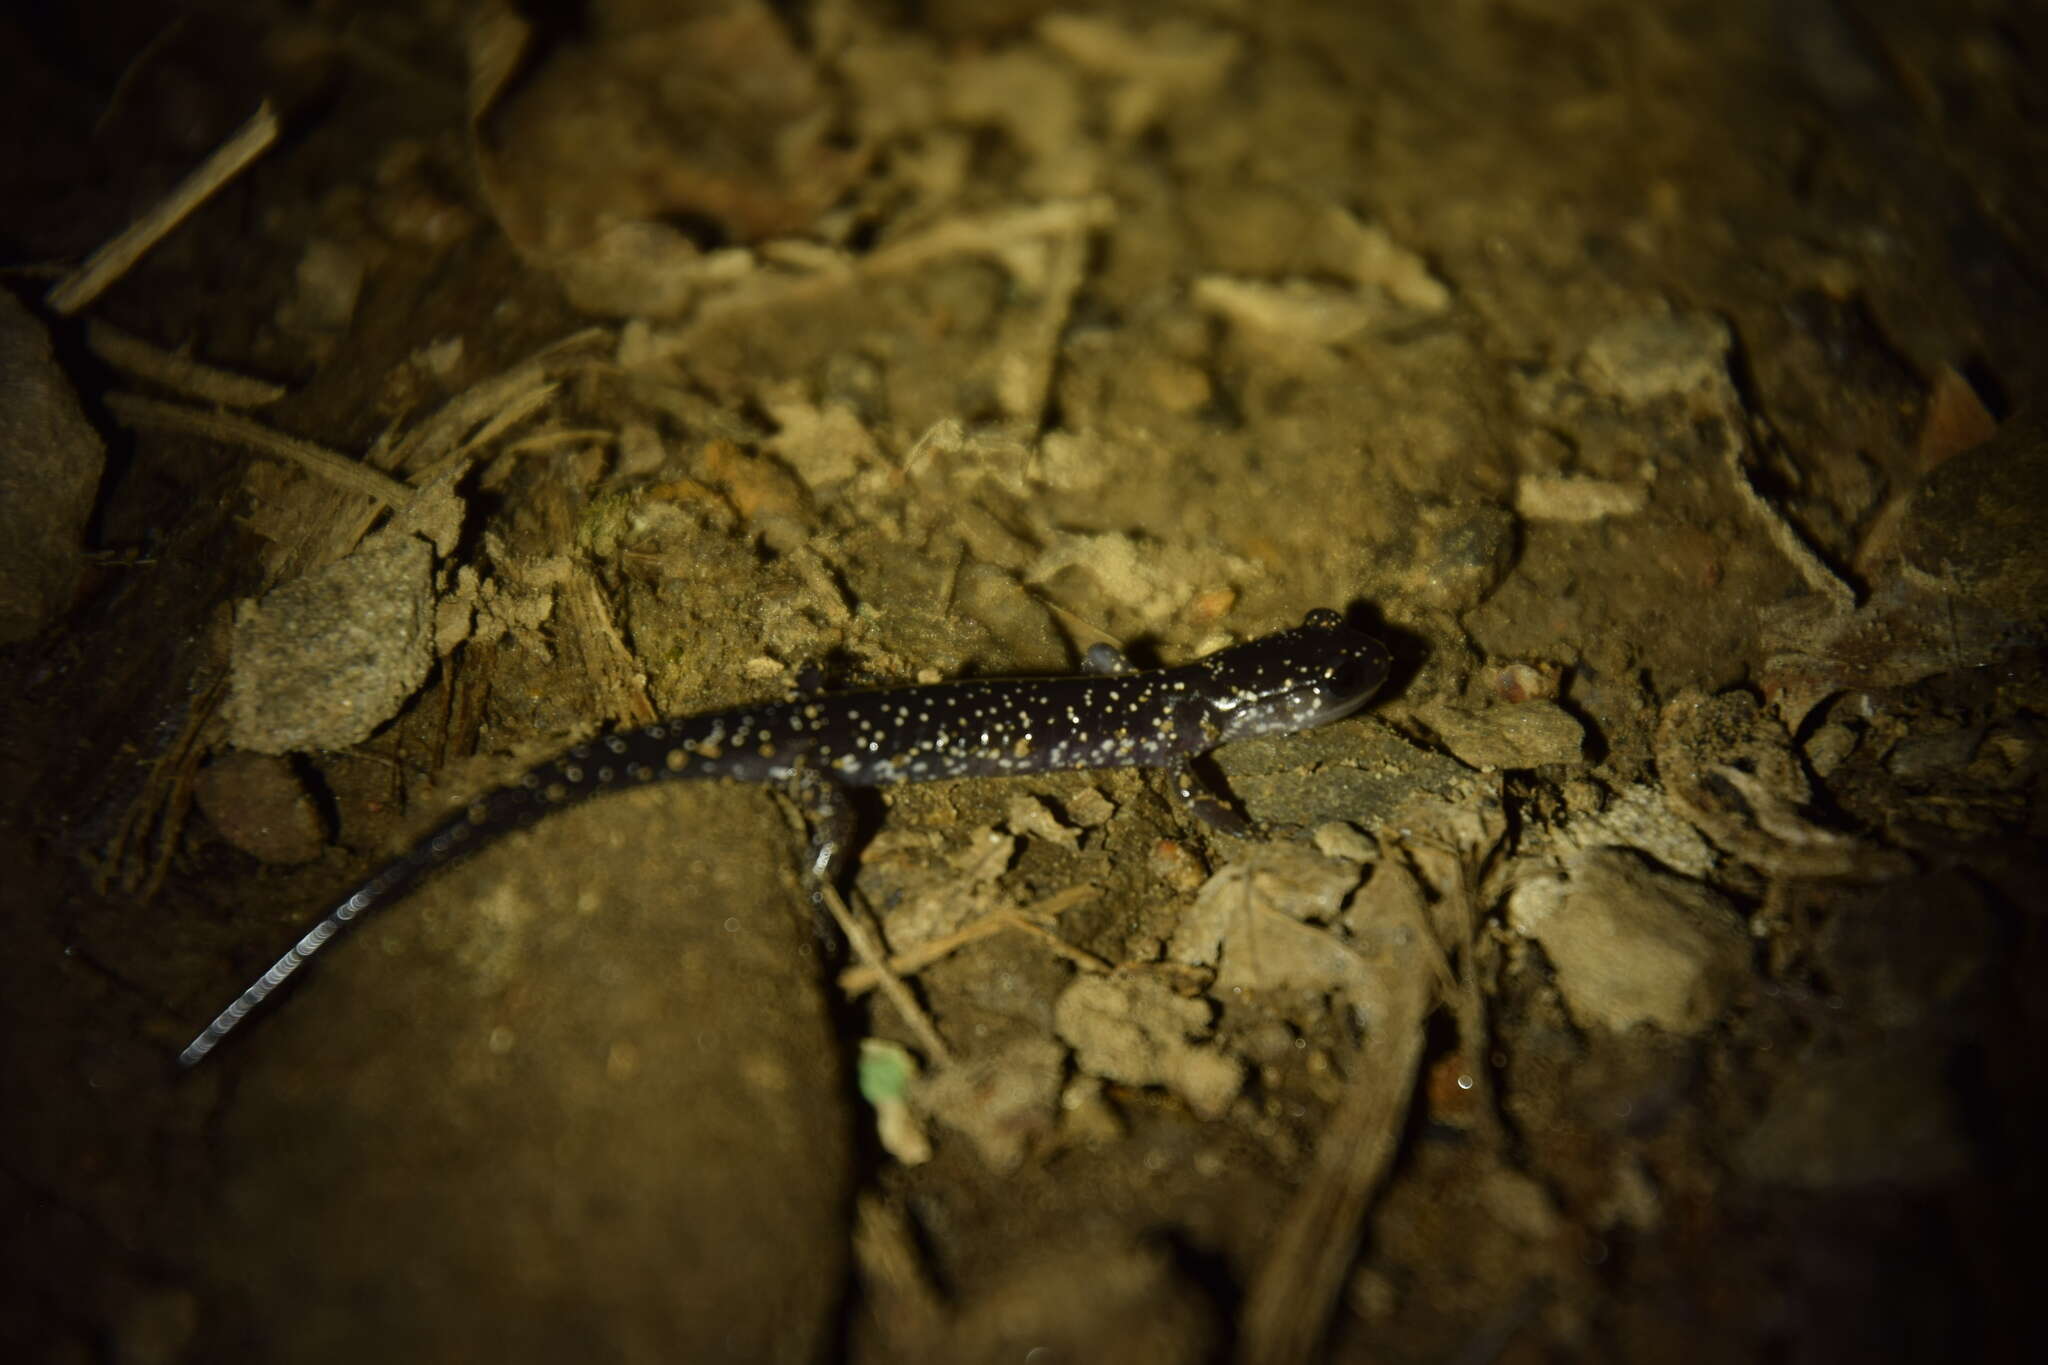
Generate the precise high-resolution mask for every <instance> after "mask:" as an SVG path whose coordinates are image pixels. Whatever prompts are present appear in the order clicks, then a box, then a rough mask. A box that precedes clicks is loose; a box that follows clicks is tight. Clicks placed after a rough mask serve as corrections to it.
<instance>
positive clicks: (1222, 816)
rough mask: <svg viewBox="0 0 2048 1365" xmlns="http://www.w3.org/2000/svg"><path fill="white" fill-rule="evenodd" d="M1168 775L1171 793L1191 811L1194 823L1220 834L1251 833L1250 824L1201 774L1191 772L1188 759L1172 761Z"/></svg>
mask: <svg viewBox="0 0 2048 1365" xmlns="http://www.w3.org/2000/svg"><path fill="white" fill-rule="evenodd" d="M1172 773H1173V790H1174V794H1175V795H1176V796H1178V797H1180V799H1181V804H1182V805H1184V806H1186V807H1187V808H1188V809H1189V810H1190V811H1192V812H1193V813H1194V816H1195V818H1196V819H1197V820H1200V821H1201V822H1202V823H1203V824H1205V825H1207V826H1208V827H1209V828H1211V829H1213V830H1217V831H1219V832H1221V833H1224V834H1234V835H1239V836H1242V835H1245V834H1248V833H1250V832H1251V827H1252V826H1251V821H1249V820H1247V819H1245V817H1244V816H1243V815H1241V814H1239V813H1238V810H1237V808H1236V807H1235V806H1233V805H1231V804H1230V803H1229V802H1228V801H1226V800H1224V799H1223V798H1222V797H1221V796H1219V795H1217V794H1216V792H1215V790H1214V789H1213V788H1211V787H1210V786H1209V784H1208V783H1207V782H1205V781H1203V780H1202V775H1201V774H1200V773H1198V772H1196V771H1195V765H1194V760H1193V759H1192V758H1186V757H1183V758H1178V759H1175V760H1174V764H1173V768H1172Z"/></svg>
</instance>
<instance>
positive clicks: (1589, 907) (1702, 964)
mask: <svg viewBox="0 0 2048 1365" xmlns="http://www.w3.org/2000/svg"><path fill="white" fill-rule="evenodd" d="M1508 923H1509V924H1510V925H1512V926H1513V927H1514V929H1515V930H1516V931H1517V932H1519V933H1522V934H1526V935H1528V936H1529V937H1530V938H1533V939H1535V940H1536V941H1537V942H1538V943H1540V944H1542V945H1543V951H1544V953H1545V954H1547V955H1548V956H1549V958H1550V961H1551V964H1552V965H1553V966H1554V967H1555V968H1556V970H1557V985H1558V989H1559V991H1560V992H1562V993H1563V995H1564V1002H1565V1007H1566V1008H1567V1009H1568V1010H1570V1011H1571V1015H1572V1017H1573V1018H1574V1019H1576V1020H1578V1021H1579V1022H1580V1023H1581V1024H1586V1025H1593V1026H1597V1027H1601V1028H1608V1029H1614V1030H1617V1031H1619V1030H1622V1029H1626V1028H1630V1027H1632V1026H1634V1025H1636V1024H1653V1025H1655V1026H1656V1027H1658V1028H1661V1029H1667V1030H1669V1031H1671V1032H1673V1033H1682V1034H1697V1033H1700V1032H1703V1031H1705V1030H1706V1029H1707V1028H1708V1027H1710V1026H1711V1025H1712V1024H1713V1022H1714V1020H1715V1018H1716V1017H1717V1016H1718V1015H1719V1014H1720V1013H1721V1011H1722V1009H1723V1008H1724V1007H1725V1006H1726V1004H1727V1003H1728V1000H1729V997H1730V996H1731V995H1732V994H1733V992H1734V990H1735V987H1736V986H1737V985H1738V984H1739V983H1740V981H1741V980H1742V976H1743V972H1744V968H1745V962H1746V957H1747V951H1748V947H1747V939H1746V938H1745V936H1744V934H1743V928H1742V921H1741V920H1740V918H1738V917H1737V915H1736V914H1735V912H1734V910H1733V909H1731V908H1730V907H1729V906H1728V904H1727V903H1726V902H1725V901H1723V900H1722V899H1721V897H1720V896H1718V895H1716V894H1715V893H1714V892H1713V891H1712V890H1711V889H1709V888H1708V887H1706V886H1704V885H1702V884H1701V883H1699V882H1695V881H1690V880H1688V879H1686V878H1684V877H1677V876H1673V875H1671V874H1670V873H1668V872H1661V871H1658V870H1657V869H1655V868H1653V867H1651V866H1650V865H1649V864H1648V863H1645V862H1643V861H1642V860H1641V859H1639V858H1637V857H1636V856H1635V855H1633V854H1631V853H1626V852H1623V851H1621V850H1618V849H1605V848H1602V849H1592V850H1590V851H1588V852H1586V853H1582V854H1580V855H1578V856H1577V857H1576V858H1574V859H1572V860H1571V861H1570V862H1569V863H1567V864H1566V866H1565V872H1564V875H1562V876H1544V877H1535V878H1530V879H1528V880H1525V881H1524V882H1523V883H1522V884H1521V885H1520V886H1518V887H1517V888H1516V889H1515V891H1514V892H1513V894H1512V895H1510V896H1509V898H1508Z"/></svg>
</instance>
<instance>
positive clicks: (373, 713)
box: [226, 532, 434, 754]
mask: <svg viewBox="0 0 2048 1365" xmlns="http://www.w3.org/2000/svg"><path fill="white" fill-rule="evenodd" d="M433 564H434V556H433V551H432V549H431V548H429V546H428V545H427V543H426V542H425V541H424V540H421V539H419V538H418V537H417V536H412V535H403V534H394V533H390V532H380V533H379V534H378V535H376V536H373V537H371V538H370V539H369V540H366V541H364V542H363V545H362V548H360V549H358V550H357V551H356V552H355V553H354V554H352V555H350V556H349V557H348V558H346V559H343V560H339V561H337V562H335V563H333V564H330V565H328V566H327V567H326V568H324V569H318V570H315V571H314V572H312V573H310V574H307V575H305V576H304V577H302V578H296V579H293V580H292V581H291V582H289V583H286V584H284V585H283V586H281V587H279V588H277V589H275V590H273V591H272V592H270V593H269V594H268V595H266V596H265V597H264V598H263V599H262V600H261V601H260V602H250V603H244V604H243V606H242V608H241V610H240V611H238V612H237V613H236V617H235V629H234V638H233V644H232V652H233V653H232V659H231V662H230V665H229V678H230V683H231V690H230V692H229V696H228V703H227V707H226V714H227V721H228V732H229V738H230V740H231V741H232V742H233V743H234V745H235V746H236V747H237V748H241V749H250V750H254V751H255V752H257V753H264V754H283V753H291V752H293V751H295V750H302V749H342V748H346V747H348V746H349V745H351V744H355V743H358V742H360V741H362V740H364V739H367V738H369V736H370V734H371V733H372V732H373V731H375V730H376V728H377V727H378V726H380V725H382V724H383V723H384V722H385V721H387V720H389V719H390V718H391V717H392V716H394V715H396V714H397V712H398V708H399V707H400V706H401V705H402V704H403V703H404V702H405V699H406V698H407V697H409V696H411V695H412V693H413V690H414V689H415V688H417V687H418V686H419V685H420V683H421V682H423V681H425V679H426V676H427V670H428V669H429V668H431V667H432V666H433V661H434V650H433V643H434V641H433V633H434V612H433Z"/></svg>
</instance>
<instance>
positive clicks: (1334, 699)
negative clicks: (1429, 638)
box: [1196, 610, 1391, 743]
mask: <svg viewBox="0 0 2048 1365" xmlns="http://www.w3.org/2000/svg"><path fill="white" fill-rule="evenodd" d="M1390 663H1391V656H1389V655H1388V653H1387V648H1386V646H1385V645H1382V644H1381V643H1380V642H1379V641H1378V640H1375V639H1373V638H1372V637H1371V636H1370V635H1367V634H1365V633H1363V632H1362V631H1357V630H1353V629H1352V628H1351V627H1350V626H1347V625H1345V624H1344V620H1343V618H1342V617H1340V616H1338V615H1337V613H1336V612H1334V611H1329V610H1317V611H1312V612H1310V613H1309V614H1308V619H1307V620H1306V621H1304V622H1303V623H1302V624H1301V625H1299V626H1296V627H1295V628H1294V629H1293V630H1283V631H1280V632H1278V633H1276V634H1273V635H1266V636H1262V637H1261V638H1259V639H1257V640H1252V641H1250V642H1248V643H1246V644H1241V645H1236V646H1233V647H1232V648H1230V649H1226V650H1222V651H1220V652H1218V653H1216V654H1211V655H1210V656H1209V657H1208V658H1206V659H1203V660H1202V661H1201V662H1200V663H1199V664H1197V665H1196V667H1198V668H1200V669H1202V670H1203V671H1204V672H1206V673H1207V674H1208V675H1209V679H1210V681H1209V682H1208V683H1206V684H1205V685H1204V692H1205V693H1206V694H1207V698H1208V701H1209V706H1210V715H1211V717H1212V719H1213V720H1214V722H1215V724H1216V727H1217V735H1216V738H1217V741H1218V742H1219V743H1221V742H1224V741H1227V740H1235V739H1249V738H1251V737H1252V736H1254V735H1285V734H1292V733H1293V732H1295V731H1296V730H1307V729H1311V728H1313V727H1314V726H1317V725H1326V724H1328V723H1329V722H1331V721H1333V720H1339V719H1342V718H1343V717H1345V716H1348V715H1350V714H1351V713H1352V712H1353V711H1356V710H1357V709H1358V708H1359V707H1361V706H1363V705H1365V703H1366V702H1367V701H1368V700H1370V699H1371V697H1372V694H1373V693H1375V692H1377V691H1379V689H1380V684H1381V683H1383V682H1385V681H1386V680H1387V669H1388V666H1389V664H1390Z"/></svg>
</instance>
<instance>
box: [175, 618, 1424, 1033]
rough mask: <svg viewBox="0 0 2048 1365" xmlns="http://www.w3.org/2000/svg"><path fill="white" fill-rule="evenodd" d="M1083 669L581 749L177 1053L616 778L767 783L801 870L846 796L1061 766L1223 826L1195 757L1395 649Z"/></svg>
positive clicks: (1305, 719) (481, 818) (376, 877)
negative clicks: (1178, 801)
mask: <svg viewBox="0 0 2048 1365" xmlns="http://www.w3.org/2000/svg"><path fill="white" fill-rule="evenodd" d="M1088 666H1089V669H1090V672H1089V673H1087V674H1084V675H1082V676H1078V677H1064V678H1004V679H986V680H984V679H967V680H963V681H959V682H948V683H934V684H931V685H928V686H916V687H897V688H887V689H882V690H879V691H870V692H845V693H837V694H824V695H819V696H814V697H805V698H799V699H797V700H794V701H784V702H775V703H771V704H768V705H764V706H752V707H745V708H742V709H739V710H733V711H718V712H714V713H712V714H710V715H703V716H693V717H689V718H686V719H682V720H670V721H662V722H660V723H658V724H655V725H649V726H646V727H644V728H642V729H639V730H630V731H626V732H624V733H621V734H616V735H610V736H607V737H606V738H604V739H600V740H595V741H593V742H591V743H588V744H579V745H577V746H576V747H575V748H573V749H571V750H569V751H568V752H567V753H566V754H564V755H562V756H561V757H560V758H557V759H555V760H553V761H551V762H548V763H544V764H542V765H541V766H539V767H537V768H535V769H533V770H532V771H531V772H529V773H527V774H526V775H525V776H524V777H523V778H521V779H520V780H519V781H518V782H517V783H515V784H514V785H512V786H509V787H503V788H500V789H498V790H497V791H494V792H490V793H488V794H487V795H484V796H481V797H479V798H477V799H476V800H475V801H472V802H471V803H470V804H469V805H468V806H467V807H466V808H464V809H463V810H462V811H461V812H460V813H459V814H457V815H454V816H452V817H450V818H449V819H448V820H446V821H445V822H443V823H442V824H441V825H440V826H439V827H438V828H436V829H435V830H434V831H433V832H432V833H431V834H429V835H427V836H426V837H425V838H424V839H422V840H420V841H419V842H418V843H417V844H414V845H413V846H412V848H410V849H409V850H407V851H406V852H405V853H404V854H402V855H400V856H399V857H398V858H397V859H396V860H394V861H392V862H391V863H388V864H386V865H385V866H384V867H383V868H381V869H380V870H379V871H377V872H376V873H375V874H373V875H372V876H371V877H370V878H369V879H368V880H367V881H365V882H363V884H362V885H361V886H359V887H357V888H356V889H355V890H354V891H353V892H352V893H350V894H349V895H348V896H347V897H346V898H345V899H344V900H342V902H341V903H340V904H339V905H337V906H335V907H334V909H333V910H331V911H329V912H328V913H327V915H326V916H325V917H324V918H322V919H321V920H320V922H319V923H317V924H315V925H314V926H313V928H312V929H311V930H309V931H308V932H307V933H306V934H305V936H304V937H302V938H301V939H299V941H298V942H297V943H295V944H294V945H293V946H292V948H291V950H290V951H289V952H287V953H286V954H285V955H284V956H283V957H281V958H279V959H278V960H277V962H276V963H275V964H274V965H273V966H272V967H271V968H270V970H269V971H267V972H265V973H264V974H263V975H262V976H261V977H259V978H257V979H256V981H255V982H253V983H252V984H251V985H250V986H249V987H248V989H246V990H244V991H243V992H242V993H241V995H240V996H238V997H237V998H236V999H235V1001H234V1003H233V1004H231V1005H229V1006H228V1007H227V1008H226V1009H225V1010H223V1011H221V1013H220V1015H219V1016H218V1017H217V1018H215V1019H214V1021H213V1022H212V1023H211V1024H209V1025H207V1027H206V1029H205V1031H204V1032H202V1033H201V1034H200V1035H199V1036H198V1037H196V1038H194V1039H193V1040H192V1041H191V1042H190V1043H189V1044H187V1045H186V1047H185V1050H184V1051H183V1052H182V1053H180V1054H179V1061H180V1062H182V1063H183V1064H185V1065H187V1066H190V1065H192V1064H193V1063H194V1062H197V1061H199V1060H200V1059H201V1058H202V1057H204V1056H206V1054H207V1053H209V1052H211V1051H212V1050H213V1049H214V1047H215V1045H216V1044H218V1043H219V1042H220V1040H221V1039H222V1038H224V1037H226V1036H227V1035H228V1034H229V1033H230V1032H232V1031H233V1030H234V1028H235V1026H236V1025H238V1024H239V1023H241V1022H242V1020H243V1019H244V1018H246V1017H247V1016H248V1015H249V1013H250V1012H251V1011H252V1010H254V1009H255V1008H256V1007H257V1006H258V1005H260V1004H262V1003H263V1001H264V999H265V998H267V997H268V996H269V995H270V994H271V993H272V992H273V991H275V990H276V989H277V988H278V987H279V986H281V985H283V984H284V982H285V981H286V980H287V979H288V978H290V977H291V975H292V974H293V973H294V972H296V971H297V970H298V969H299V968H300V967H301V966H303V965H304V964H305V963H306V961H307V960H308V959H309V958H311V957H312V956H313V955H314V954H315V953H317V952H318V951H319V950H320V949H321V948H322V947H324V946H326V944H327V943H328V942H329V941H331V940H332V939H334V938H335V937H336V936H337V935H339V934H340V933H341V932H342V931H343V930H345V929H347V928H348V927H349V925H351V924H352V923H354V922H355V921H356V920H358V919H360V918H361V917H362V916H364V915H366V914H368V913H369V912H370V911H372V910H374V909H377V908H378V907H380V906H383V905H385V904H387V903H389V902H390V901H392V900H394V899H396V898H398V897H400V896H402V895H404V894H405V893H406V892H408V891H409V890H411V889H412V888H413V887H414V886H415V885H417V884H418V883H419V882H420V881H421V880H422V879H423V878H425V877H426V876H427V875H428V874H429V873H431V872H433V871H434V870H435V869H437V868H440V867H443V866H445V865H447V864H448V863H451V862H453V861H455V860H456V859H458V858H460V857H462V856H464V855H466V854H468V853H471V852H474V851H475V850H476V849H478V848H480V847H482V846H484V845H485V844H488V843H489V842H490V841H491V840H492V839H494V838H496V837H497V836H499V835H501V834H505V833H507V832H510V831H512V830H518V829H524V828H526V827H527V826H529V825H531V824H533V823H534V822H535V821H536V820H538V819H540V818H541V817H542V816H544V815H546V814H547V813H548V812H550V811H553V810H557V809H560V808H561V807H563V806H566V805H569V804H571V803H574V802H577V801H581V800H583V799H584V798H586V797H590V796H595V795H597V794H598V793H600V792H604V791H609V790H611V789H613V788H617V787H630V786H636V785H639V784H641V783H646V782H654V781H658V780H662V779H671V778H684V779H696V780H705V779H719V780H724V781H735V782H760V783H767V784H771V785H775V786H778V787H781V788H783V789H785V790H787V791H788V792H789V793H790V794H791V795H792V796H793V797H795V798H796V799H797V800H798V801H799V802H800V803H801V804H802V805H803V806H804V807H805V809H806V810H807V812H808V813H809V814H810V815H811V819H812V827H813V831H814V847H813V853H812V858H811V865H810V867H809V868H808V872H809V875H810V876H811V877H812V878H813V879H814V880H816V881H824V882H829V881H830V880H832V878H833V877H834V876H835V875H836V873H837V871H838V869H839V867H840V865H841V862H842V860H843V854H844V852H845V850H846V845H847V841H848V839H849V838H850V830H851V819H850V811H849V808H848V806H847V803H846V797H845V792H844V789H845V788H848V787H875V786H884V785H887V784H890V783H896V782H921V781H928V780H932V779H938V778H954V777H1007V776H1014V775H1017V774H1022V773H1043V772H1056V771H1061V770H1065V769H1070V768H1128V767H1160V768H1169V769H1172V770H1173V771H1174V773H1175V775H1176V778H1177V784H1178V787H1179V790H1180V793H1181V795H1182V796H1183V798H1185V799H1186V800H1187V801H1188V802H1189V803H1190V805H1191V806H1192V807H1193V809H1194V810H1195V812H1196V814H1198V815H1199V816H1201V817H1202V818H1203V819H1205V820H1208V821H1210V822H1211V823H1216V824H1224V825H1229V824H1231V823H1233V822H1234V820H1235V817H1234V815H1233V814H1232V812H1230V810H1229V808H1228V807H1226V806H1224V805H1223V804H1222V803H1221V802H1220V801H1218V800H1217V799H1216V798H1215V797H1213V796H1211V795H1209V794H1208V793H1207V792H1205V791H1204V790H1202V788H1201V786H1200V784H1199V783H1198V782H1196V780H1195V778H1194V775H1193V773H1192V772H1191V771H1190V770H1189V768H1188V761H1189V760H1190V759H1192V758H1194V757H1195V756H1196V755H1198V754H1202V753H1205V752H1207V751H1208V750H1209V749H1212V748H1214V747H1215V746H1216V745H1218V744H1222V743H1226V742H1228V741H1231V740H1238V739H1249V738H1251V737H1253V736H1255V735H1277V734H1290V733H1292V732H1294V731H1296V730H1306V729H1309V728H1311V727H1313V726H1317V725H1322V724H1325V723H1327V722H1329V721H1333V720H1337V719H1339V718H1341V717H1343V716H1347V715H1350V714H1351V713H1352V712H1353V711H1356V710H1358V709H1359V708H1360V707H1361V706H1363V705H1364V704H1365V703H1366V701H1367V700H1368V699H1370V698H1371V696H1372V695H1373V693H1374V692H1376V691H1377V690H1378V689H1379V687H1380V684H1381V683H1383V682H1384V681H1385V680H1386V676H1387V668H1388V655H1387V651H1386V649H1385V647H1384V646H1382V645H1381V644H1380V643H1379V642H1378V641H1377V640H1374V639H1373V638H1372V637H1371V636H1369V635H1365V634H1363V633H1361V632H1359V631H1356V630H1353V629H1352V628H1350V627H1349V626H1347V625H1345V624H1344V622H1343V621H1342V619H1341V618H1340V617H1339V616H1338V615H1337V613H1335V612H1333V611H1314V612H1310V613H1309V616H1308V619H1307V621H1306V622H1304V623H1303V624H1302V625H1300V626H1298V627H1296V628H1295V629H1293V630H1284V631H1280V632H1277V633H1275V634H1272V635H1267V636H1263V637H1261V638H1260V639H1257V640H1253V641H1250V642H1249V643H1246V644H1242V645H1238V646H1235V647H1233V648H1230V649H1225V650H1221V651H1219V652H1217V653H1215V654H1212V655H1210V656H1208V657H1207V658H1204V659H1200V660H1198V661H1196V662H1194V663H1190V664H1181V665H1179V666H1177V667H1174V668H1157V669H1146V670H1142V671H1139V670H1133V669H1131V668H1129V667H1128V665H1126V664H1125V663H1124V661H1123V659H1122V657H1121V656H1120V655H1117V654H1116V653H1115V652H1114V651H1112V650H1106V649H1101V648H1098V649H1097V650H1095V651H1091V653H1090V655H1089V661H1088Z"/></svg>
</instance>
